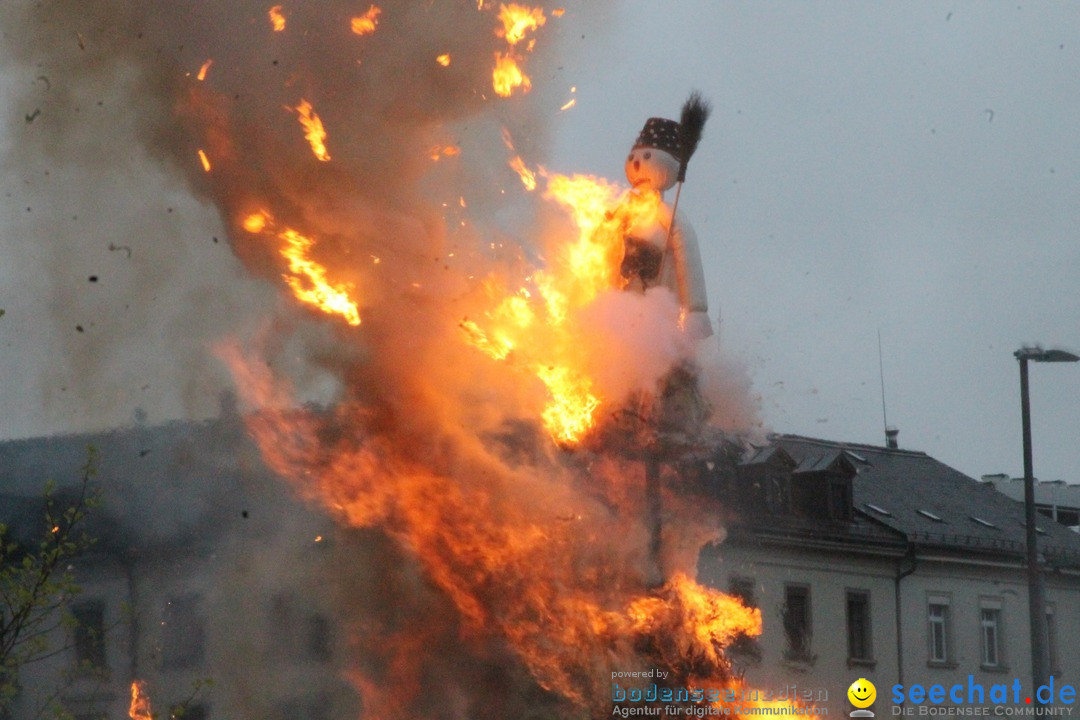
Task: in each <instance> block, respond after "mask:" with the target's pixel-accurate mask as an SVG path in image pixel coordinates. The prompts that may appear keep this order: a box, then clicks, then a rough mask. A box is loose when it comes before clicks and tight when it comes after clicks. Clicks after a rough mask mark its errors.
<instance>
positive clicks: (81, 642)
mask: <svg viewBox="0 0 1080 720" xmlns="http://www.w3.org/2000/svg"><path fill="white" fill-rule="evenodd" d="M71 616H72V619H73V620H74V621H75V643H74V645H75V665H76V667H78V668H81V669H84V670H90V669H98V668H104V667H105V666H106V665H105V603H103V602H102V601H100V600H91V601H89V602H81V603H79V604H77V605H75V606H74V607H72V608H71Z"/></svg>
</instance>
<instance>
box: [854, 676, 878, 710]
mask: <svg viewBox="0 0 1080 720" xmlns="http://www.w3.org/2000/svg"><path fill="white" fill-rule="evenodd" d="M847 699H848V700H849V701H850V702H851V704H852V705H854V706H855V707H857V708H868V707H870V706H871V705H873V704H874V700H876V699H877V688H876V687H874V683H872V682H870V681H869V680H867V679H866V678H859V679H858V680H856V681H855V682H853V683H851V687H849V688H848V689H847Z"/></svg>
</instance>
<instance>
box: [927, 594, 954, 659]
mask: <svg viewBox="0 0 1080 720" xmlns="http://www.w3.org/2000/svg"><path fill="white" fill-rule="evenodd" d="M927 620H928V622H929V626H930V662H939V663H943V662H948V661H949V606H948V605H947V604H946V603H942V602H934V601H931V602H930V606H929V608H928V610H927Z"/></svg>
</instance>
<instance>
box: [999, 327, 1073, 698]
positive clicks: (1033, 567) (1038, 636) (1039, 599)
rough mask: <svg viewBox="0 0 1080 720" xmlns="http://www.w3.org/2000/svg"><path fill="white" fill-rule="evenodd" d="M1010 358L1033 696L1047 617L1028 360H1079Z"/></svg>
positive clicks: (1022, 354) (1021, 354)
mask: <svg viewBox="0 0 1080 720" xmlns="http://www.w3.org/2000/svg"><path fill="white" fill-rule="evenodd" d="M1013 355H1015V356H1016V359H1017V360H1019V361H1020V415H1021V422H1022V423H1023V427H1024V521H1025V522H1024V530H1025V531H1026V532H1025V535H1026V538H1027V580H1028V614H1029V616H1030V619H1029V623H1030V629H1031V681H1032V684H1033V686H1034V687H1032V694H1033V695H1034V697H1035V700H1036V701H1037V700H1038V691H1039V688H1040V687H1042V685H1043V683H1044V682H1045V680H1046V665H1047V657H1046V639H1047V638H1046V615H1045V610H1044V609H1043V579H1042V573H1041V572H1040V571H1039V548H1038V542H1039V539H1038V535H1037V533H1036V527H1035V473H1034V471H1033V470H1032V468H1031V401H1030V399H1029V398H1028V360H1031V361H1033V362H1076V361H1077V360H1080V357H1077V356H1076V355H1073V354H1072V353H1070V352H1066V351H1065V350H1044V349H1042V348H1041V347H1038V346H1036V347H1022V348H1020V349H1019V350H1017V351H1016V352H1015V353H1013Z"/></svg>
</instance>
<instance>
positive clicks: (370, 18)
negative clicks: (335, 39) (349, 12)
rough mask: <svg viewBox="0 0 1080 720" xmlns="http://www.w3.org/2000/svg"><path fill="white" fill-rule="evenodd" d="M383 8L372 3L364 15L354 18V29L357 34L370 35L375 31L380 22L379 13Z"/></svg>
mask: <svg viewBox="0 0 1080 720" xmlns="http://www.w3.org/2000/svg"><path fill="white" fill-rule="evenodd" d="M381 12H382V10H381V9H379V8H378V7H376V6H374V5H372V6H371V7H369V8H368V9H367V12H365V13H364V14H363V15H360V16H358V17H354V18H353V19H352V31H353V32H354V33H356V34H357V35H368V34H370V33H373V32H375V26H376V25H378V24H379V13H381Z"/></svg>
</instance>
